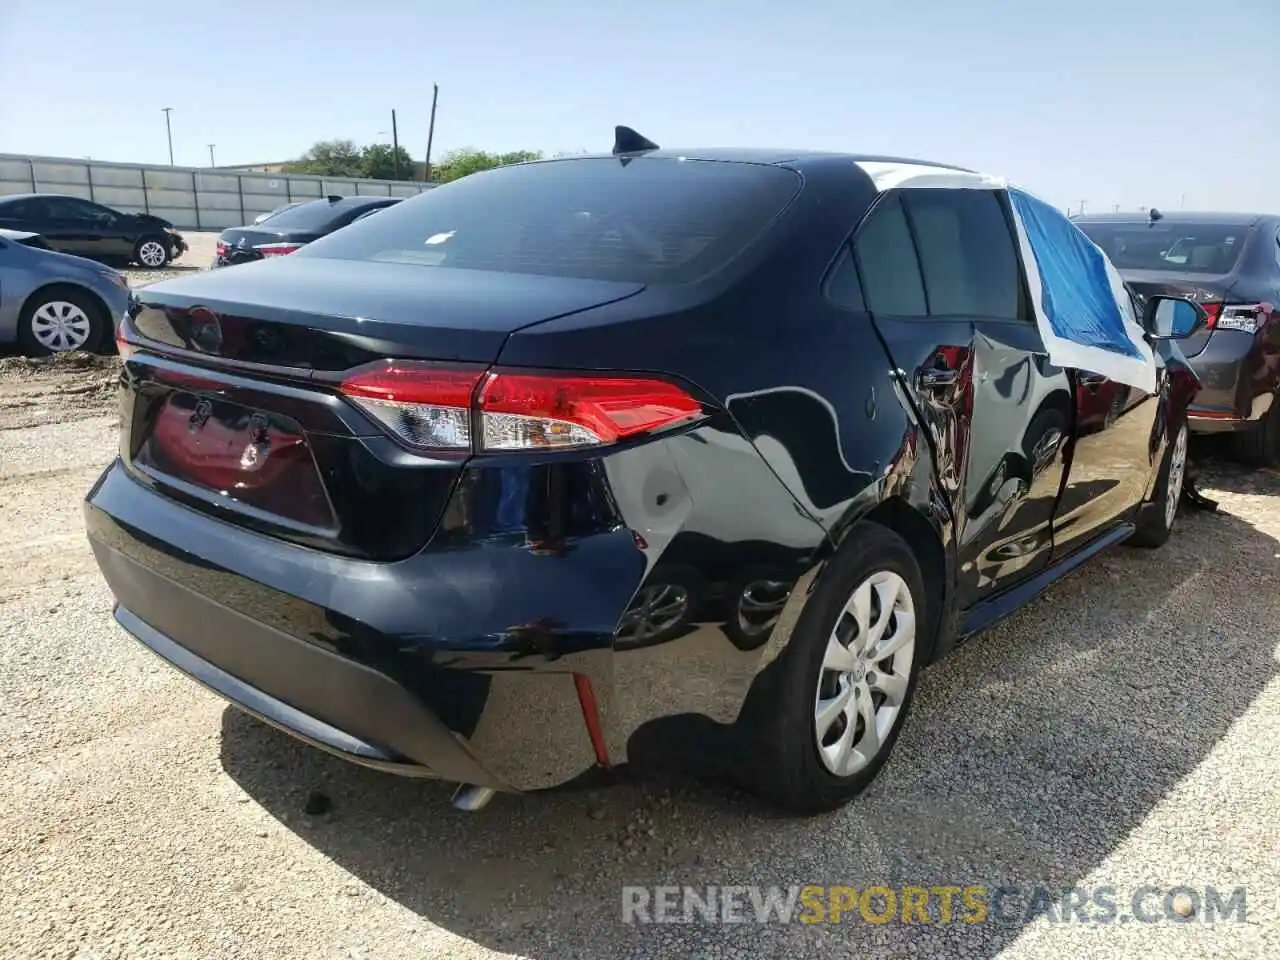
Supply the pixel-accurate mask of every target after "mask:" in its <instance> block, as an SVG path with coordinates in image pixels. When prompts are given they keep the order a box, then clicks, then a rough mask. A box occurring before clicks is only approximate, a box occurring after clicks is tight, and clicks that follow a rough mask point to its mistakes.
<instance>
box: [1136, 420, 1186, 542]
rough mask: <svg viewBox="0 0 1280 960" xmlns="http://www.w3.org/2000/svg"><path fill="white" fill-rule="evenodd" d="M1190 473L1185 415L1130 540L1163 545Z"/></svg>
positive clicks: (1175, 515) (1176, 513)
mask: <svg viewBox="0 0 1280 960" xmlns="http://www.w3.org/2000/svg"><path fill="white" fill-rule="evenodd" d="M1186 475H1187V421H1186V419H1185V418H1184V419H1182V420H1181V421H1180V422H1179V423H1178V427H1177V429H1176V430H1175V431H1174V434H1173V440H1172V441H1171V442H1170V444H1169V449H1168V450H1166V451H1165V455H1164V462H1163V463H1162V464H1161V465H1160V479H1159V480H1158V481H1157V482H1156V493H1155V496H1154V497H1153V498H1152V500H1151V503H1149V504H1147V505H1146V506H1145V507H1144V508H1143V510H1142V512H1141V513H1140V514H1139V516H1138V529H1137V530H1136V531H1134V534H1133V536H1132V537H1130V538H1129V540H1128V543H1130V544H1132V545H1133V546H1135V547H1148V548H1153V547H1160V546H1163V545H1164V543H1165V541H1167V540H1168V539H1169V534H1171V533H1173V524H1174V521H1175V520H1177V518H1178V505H1179V503H1181V501H1182V481H1183V480H1184V479H1185V477H1186Z"/></svg>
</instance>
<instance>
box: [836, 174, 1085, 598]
mask: <svg viewBox="0 0 1280 960" xmlns="http://www.w3.org/2000/svg"><path fill="white" fill-rule="evenodd" d="M854 255H855V260H856V264H857V268H858V271H859V273H860V275H861V278H862V284H863V290H864V291H865V297H866V306H867V309H868V310H869V311H870V312H871V313H872V315H873V317H874V320H875V324H876V328H877V330H878V331H879V332H880V335H881V336H882V337H883V339H884V341H885V343H886V346H887V347H888V349H889V353H890V355H891V356H892V357H893V360H894V362H895V364H896V365H897V366H898V367H899V369H900V370H901V371H902V374H903V376H904V379H905V387H906V390H907V392H908V395H909V397H910V399H911V401H912V402H913V404H914V406H915V408H916V410H917V412H918V413H919V415H920V418H921V420H922V421H923V422H924V423H925V424H926V425H927V427H928V432H929V434H930V437H931V440H932V446H933V449H934V456H935V462H936V466H937V471H938V476H939V479H940V482H941V483H942V485H943V487H944V488H945V490H946V491H947V493H948V495H949V496H950V498H951V504H952V510H953V513H954V517H955V525H956V542H957V568H958V569H957V576H958V581H957V602H958V604H959V606H960V607H961V608H962V609H963V608H967V607H970V606H972V605H973V604H974V603H976V602H977V601H979V600H981V599H983V598H985V597H986V596H988V595H990V594H992V593H995V592H997V591H999V590H1002V589H1004V588H1006V587H1008V586H1011V585H1012V584H1014V583H1016V582H1018V581H1019V580H1021V579H1023V578H1025V577H1027V576H1030V575H1031V574H1033V573H1035V572H1036V571H1038V570H1040V569H1042V568H1043V567H1045V566H1046V565H1047V564H1048V563H1049V559H1050V556H1051V554H1052V549H1053V543H1052V529H1051V528H1052V519H1053V511H1054V506H1055V502H1056V498H1057V495H1058V491H1059V487H1060V484H1061V480H1062V476H1063V460H1062V447H1063V442H1064V440H1065V438H1066V436H1067V432H1068V430H1069V429H1070V417H1071V413H1072V410H1071V392H1070V382H1069V379H1068V376H1067V373H1066V371H1064V370H1062V369H1061V368H1058V367H1055V366H1053V365H1052V364H1051V363H1049V360H1048V357H1047V355H1046V353H1045V349H1044V345H1043V343H1042V341H1041V338H1040V333H1039V329H1038V328H1037V326H1036V324H1035V322H1034V319H1033V314H1032V312H1031V310H1030V305H1029V301H1028V298H1027V295H1026V287H1025V283H1024V281H1023V278H1022V272H1021V267H1020V261H1019V259H1018V256H1017V253H1016V248H1015V246H1014V240H1013V232H1012V227H1011V220H1010V214H1009V211H1008V208H1007V203H1006V201H1005V199H1004V198H1003V196H1002V195H1001V194H1000V193H999V192H997V191H989V190H970V189H907V190H902V191H895V192H891V193H889V194H888V195H886V196H885V197H884V198H883V199H882V201H881V202H880V203H879V204H878V205H877V207H876V209H875V211H874V212H873V213H872V215H871V216H870V217H869V218H868V220H867V222H866V223H865V224H864V225H863V227H862V229H861V230H860V231H859V233H858V235H857V237H856V238H855V241H854Z"/></svg>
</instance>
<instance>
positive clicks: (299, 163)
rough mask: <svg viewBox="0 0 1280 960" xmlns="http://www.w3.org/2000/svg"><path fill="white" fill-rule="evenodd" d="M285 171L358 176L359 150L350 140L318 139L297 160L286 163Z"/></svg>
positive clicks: (359, 174)
mask: <svg viewBox="0 0 1280 960" xmlns="http://www.w3.org/2000/svg"><path fill="white" fill-rule="evenodd" d="M285 172H286V173H316V174H320V175H321V176H326V177H358V176H361V175H362V173H363V164H362V156H361V151H360V148H359V147H357V146H356V145H355V142H354V141H352V140H320V141H317V142H316V143H314V144H312V146H311V149H310V150H308V151H307V152H306V153H304V154H303V155H302V156H301V157H299V158H298V159H297V160H294V161H292V162H291V163H289V164H287V165H286V166H285Z"/></svg>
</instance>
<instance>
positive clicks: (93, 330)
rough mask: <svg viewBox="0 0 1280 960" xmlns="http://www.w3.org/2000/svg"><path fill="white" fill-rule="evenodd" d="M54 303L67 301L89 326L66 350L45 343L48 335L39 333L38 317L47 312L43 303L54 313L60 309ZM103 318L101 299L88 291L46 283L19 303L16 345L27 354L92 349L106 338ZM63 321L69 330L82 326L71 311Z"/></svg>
mask: <svg viewBox="0 0 1280 960" xmlns="http://www.w3.org/2000/svg"><path fill="white" fill-rule="evenodd" d="M58 304H69V305H71V306H73V307H75V308H77V309H78V310H79V311H80V313H81V314H83V316H84V318H85V319H87V320H88V328H89V329H88V334H87V336H86V337H85V339H84V341H83V342H82V343H80V344H79V345H78V346H74V347H69V348H66V351H64V350H60V349H58V348H57V345H56V343H55V344H52V345H51V344H49V343H48V342H47V341H48V340H49V337H48V336H41V334H40V332H39V330H38V328H39V327H41V326H42V319H43V318H46V317H47V316H48V315H49V311H48V310H46V309H45V308H46V307H48V308H51V309H52V311H53V313H55V314H58V313H62V312H64V311H62V310H61V309H60V308H58V307H57V305H58ZM107 320H108V318H107V311H106V309H105V308H104V307H103V305H102V303H101V301H99V300H98V298H97V297H95V296H94V295H93V294H91V293H89V292H88V291H85V290H81V289H80V288H78V287H70V286H57V287H46V288H45V289H43V290H37V291H36V292H35V293H33V294H32V295H31V296H30V297H29V298H27V302H26V303H25V304H23V306H22V312H21V313H20V314H19V315H18V345H19V346H20V347H21V348H22V351H23V353H25V354H26V355H27V356H29V357H47V356H49V355H50V354H54V353H62V352H67V351H69V350H71V349H74V350H83V351H87V352H90V353H96V352H98V351H99V350H101V348H102V345H103V343H104V342H106V341H107V339H108V337H107V333H108V331H109V330H110V324H109V323H108V322H107ZM67 322H68V324H69V328H70V329H72V330H77V331H78V330H79V329H80V328H81V327H82V324H81V323H80V322H79V318H78V317H75V316H74V313H72V316H71V317H70V318H69V319H68V321H67Z"/></svg>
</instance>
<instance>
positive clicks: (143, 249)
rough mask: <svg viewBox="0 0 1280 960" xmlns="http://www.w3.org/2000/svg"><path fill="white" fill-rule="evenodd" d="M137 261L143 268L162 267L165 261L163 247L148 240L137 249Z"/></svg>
mask: <svg viewBox="0 0 1280 960" xmlns="http://www.w3.org/2000/svg"><path fill="white" fill-rule="evenodd" d="M138 260H139V261H141V263H142V265H143V266H144V267H163V266H164V261H165V249H164V246H163V245H162V244H161V243H160V242H159V241H158V240H148V241H146V242H145V243H143V244H142V246H140V247H138Z"/></svg>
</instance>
